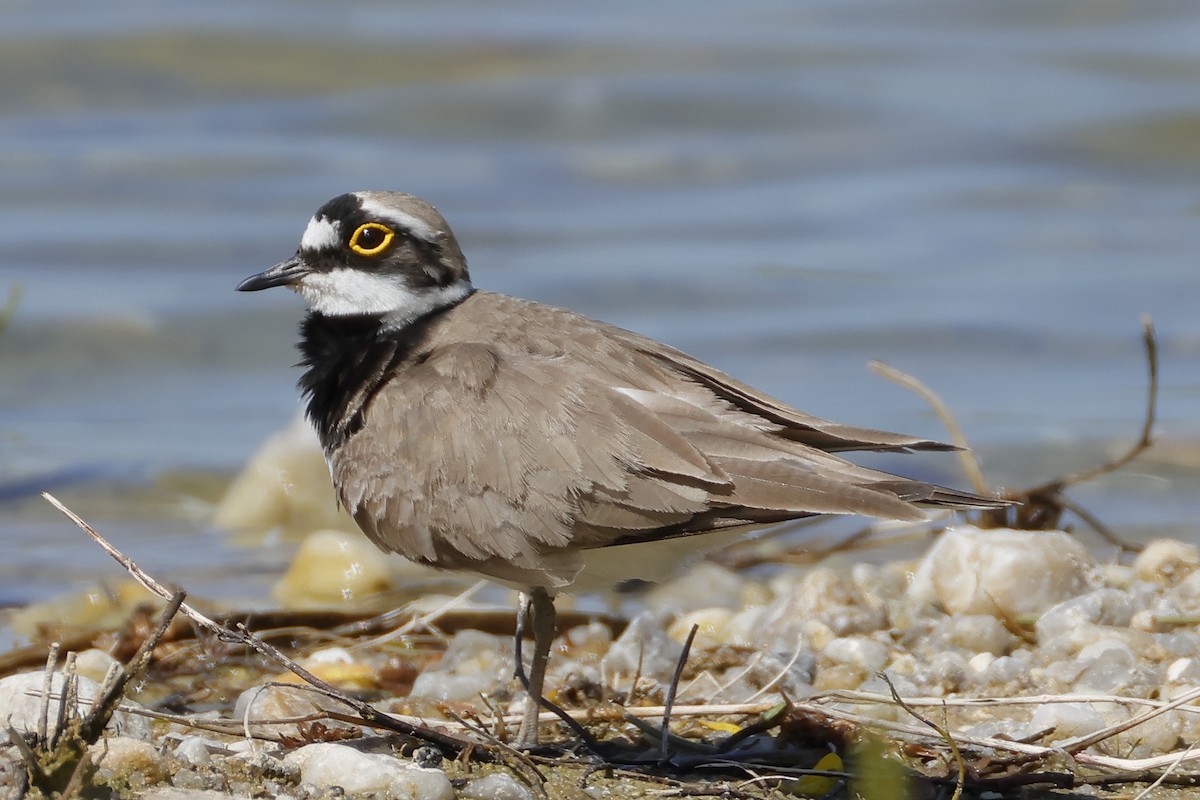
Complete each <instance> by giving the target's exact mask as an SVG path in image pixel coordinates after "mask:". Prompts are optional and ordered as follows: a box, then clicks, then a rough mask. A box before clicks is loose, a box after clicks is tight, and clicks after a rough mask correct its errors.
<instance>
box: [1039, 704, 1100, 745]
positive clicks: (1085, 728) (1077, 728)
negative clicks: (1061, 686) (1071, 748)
mask: <svg viewBox="0 0 1200 800" xmlns="http://www.w3.org/2000/svg"><path fill="white" fill-rule="evenodd" d="M1104 725H1105V722H1104V717H1103V716H1101V714H1100V712H1099V711H1097V710H1096V709H1095V707H1094V706H1092V704H1091V703H1044V704H1042V705H1040V706H1038V707H1037V710H1035V711H1034V712H1033V717H1032V718H1031V719H1030V720H1029V725H1028V727H1027V733H1028V734H1033V733H1037V732H1039V731H1044V730H1048V729H1050V728H1053V729H1054V730H1053V732H1052V733H1050V734H1048V735H1047V738H1048V739H1049V740H1050V741H1058V740H1060V739H1070V738H1073V737H1075V736H1086V735H1087V734H1089V733H1095V732H1096V731H1098V730H1100V729H1101V728H1103V727H1104Z"/></svg>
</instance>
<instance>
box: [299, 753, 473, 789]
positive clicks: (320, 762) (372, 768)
mask: <svg viewBox="0 0 1200 800" xmlns="http://www.w3.org/2000/svg"><path fill="white" fill-rule="evenodd" d="M284 763H285V764H290V765H292V766H294V767H298V768H299V769H300V776H301V780H302V781H303V782H304V783H311V784H312V785H314V786H316V787H318V788H321V789H327V788H331V787H334V786H340V787H341V788H342V789H343V790H344V792H345V793H346V794H351V795H353V794H361V793H365V792H374V793H376V794H379V795H383V796H387V797H394V798H414V800H416V798H420V799H421V800H453V798H454V788H453V787H452V786H451V784H450V779H449V778H447V777H446V773H444V772H442V771H441V770H439V769H422V768H421V767H416V766H412V765H411V764H410V763H408V762H404V761H402V760H400V759H398V758H395V757H394V756H390V755H383V754H381V753H363V752H360V751H359V750H356V749H354V748H353V747H348V746H346V745H343V744H334V743H332V742H321V743H318V744H310V745H307V746H305V747H301V748H300V749H299V750H294V751H293V752H291V753H288V755H287V756H285V757H284Z"/></svg>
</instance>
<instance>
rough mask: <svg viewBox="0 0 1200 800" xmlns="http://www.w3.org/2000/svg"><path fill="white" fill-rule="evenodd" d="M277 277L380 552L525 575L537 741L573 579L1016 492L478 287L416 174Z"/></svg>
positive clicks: (341, 462) (528, 722)
mask: <svg viewBox="0 0 1200 800" xmlns="http://www.w3.org/2000/svg"><path fill="white" fill-rule="evenodd" d="M276 286H287V287H289V288H291V289H293V290H294V291H296V292H298V293H299V294H300V295H301V296H302V297H303V298H304V300H305V301H306V303H307V306H308V308H307V312H306V314H305V316H304V318H303V321H302V322H301V325H300V343H299V350H300V353H301V356H302V360H301V363H300V365H299V366H301V367H302V368H303V370H304V371H303V375H302V377H301V378H300V380H299V387H300V389H301V392H302V394H303V396H304V397H305V399H306V402H307V416H308V419H309V420H310V421H311V423H312V424H313V426H314V427H315V428H316V431H317V433H318V436H319V439H320V442H321V446H322V448H323V450H324V454H325V457H326V460H327V461H328V465H329V470H330V475H331V477H332V481H333V485H334V489H335V493H336V497H337V501H338V502H339V504H340V505H341V506H342V507H343V508H345V509H346V510H347V511H348V512H349V513H350V515H351V516H352V517H353V518H354V520H355V522H356V523H357V524H358V526H359V527H360V528H361V529H362V531H363V533H365V534H366V536H367V537H368V538H369V539H370V540H371V541H372V542H374V543H375V544H376V545H377V546H378V547H379V548H381V549H382V550H384V551H390V552H396V553H399V554H400V555H402V556H404V557H406V558H408V559H410V560H412V561H415V562H418V563H421V564H426V565H430V566H433V567H437V568H441V569H448V570H461V571H469V572H474V573H478V574H482V575H483V576H486V577H488V578H491V579H493V580H495V581H497V582H499V583H501V584H505V585H507V586H510V587H513V588H516V589H517V590H518V591H519V592H521V595H520V607H519V610H518V630H517V636H516V652H517V660H516V670H517V675H518V677H520V678H521V679H522V681H523V683H524V687H525V689H526V691H527V693H528V699H527V701H526V703H525V707H524V714H523V719H522V722H521V725H520V728H519V730H518V732H517V736H516V741H517V743H518V744H519V746H522V747H525V748H532V747H535V746H536V745H537V744H538V742H539V731H538V717H539V710H540V708H539V706H545V707H548V708H549V707H551V704H550V703H549V701H547V700H545V699H544V696H543V687H544V679H545V670H546V664H547V661H548V658H549V651H550V646H551V644H552V642H553V639H554V635H555V606H554V597H555V596H556V595H558V594H560V593H563V592H578V591H584V590H591V589H594V588H598V587H601V586H604V585H605V584H612V583H616V582H619V581H621V580H624V579H632V578H643V579H649V580H655V579H662V578H663V577H666V576H667V575H669V574H670V573H671V572H672V571H673V569H674V568H676V567H677V566H679V565H681V564H686V563H687V562H688V561H689V560H694V559H695V558H696V557H697V556H699V555H703V554H704V553H706V552H708V551H710V550H712V549H715V548H716V547H718V546H720V545H721V544H725V543H728V542H729V541H730V539H731V537H734V536H736V535H738V534H739V533H741V532H745V531H749V530H753V529H757V528H761V527H763V526H766V525H770V524H772V523H779V522H784V521H788V520H795V519H799V518H805V517H812V516H817V515H837V514H857V515H865V516H869V517H877V518H884V519H892V520H909V521H917V520H921V519H924V518H925V511H924V509H938V508H950V509H962V508H966V509H971V508H994V507H997V506H1000V505H1003V503H1002V501H998V500H995V499H992V498H987V497H982V496H980V495H976V494H972V493H969V492H964V491H958V490H955V489H950V488H947V487H943V486H938V485H935V484H932V483H927V482H925V481H919V480H911V479H908V478H903V477H900V476H897V475H893V474H889V473H886V472H881V471H877V470H874V469H869V468H866V467H862V466H858V465H856V464H854V463H852V462H851V461H848V460H846V459H845V458H843V457H842V456H841V455H840V454H841V453H844V452H849V451H897V452H908V451H914V450H952V449H956V448H954V447H952V446H950V445H946V444H942V443H940V442H937V441H933V440H929V439H924V438H920V437H916V436H907V435H904V434H898V433H889V432H886V431H879V430H871V429H868V428H860V427H854V426H850V425H842V424H838V423H835V422H831V421H828V420H825V419H821V418H819V417H815V416H811V415H809V414H806V413H804V412H802V411H799V410H797V409H795V408H792V407H791V406H789V405H787V404H786V403H784V402H782V401H780V400H777V399H774V398H773V397H770V396H768V395H767V394H764V393H763V392H760V391H758V390H757V389H755V388H753V387H751V386H749V385H747V384H744V383H741V382H739V381H737V380H735V379H734V378H732V377H730V376H728V375H726V374H725V373H724V372H721V371H720V370H718V369H716V368H714V367H712V366H709V365H708V364H706V363H704V362H702V361H700V360H698V359H696V358H693V357H691V356H689V355H686V354H685V353H683V352H681V351H680V350H677V349H675V348H673V347H670V346H668V345H666V344H664V343H662V342H659V341H656V340H653V339H650V338H647V337H645V336H641V335H639V334H637V333H634V332H631V331H628V330H625V329H622V328H619V327H616V326H613V325H609V324H606V323H604V322H600V321H597V320H594V319H591V318H588V317H586V316H583V315H581V314H577V313H574V312H572V311H569V310H565V309H561V308H557V307H553V306H550V305H544V304H541V303H538V302H534V301H531V300H525V299H520V298H516V297H512V296H508V295H504V294H500V293H496V292H489V291H485V290H482V289H476V288H475V286H474V284H473V283H472V281H471V277H470V273H469V271H468V269H467V261H466V258H465V256H464V255H463V252H462V249H461V248H460V247H459V244H458V241H457V239H456V238H455V236H454V233H453V232H452V231H451V229H450V226H449V224H448V223H447V222H446V220H445V219H444V218H443V217H442V215H441V214H440V213H439V212H438V211H437V210H436V209H435V208H434V206H432V205H431V204H429V203H428V202H426V201H424V200H422V199H420V198H418V197H416V196H414V195H411V194H403V193H398V192H389V191H359V192H351V193H347V194H342V195H339V196H338V197H335V198H333V199H332V200H330V201H329V202H327V203H325V205H323V206H321V207H320V208H319V209H318V210H317V212H316V213H315V214H314V215H313V216H312V217H311V219H309V221H308V224H307V226H306V227H305V229H304V232H303V235H302V236H301V239H300V244H299V247H298V249H297V250H296V252H295V254H294V255H293V256H292V257H291V258H289V259H287V260H284V261H281V262H280V263H278V264H276V265H274V266H272V267H270V268H269V269H267V270H265V271H263V272H260V273H258V274H256V275H253V276H251V277H249V278H247V279H246V280H244V281H242V282H241V283H240V284H239V285H238V286H237V289H238V290H239V291H258V290H262V289H267V288H270V287H276ZM527 613H528V619H529V624H530V627H531V628H532V634H533V645H534V651H533V654H532V658H531V663H530V667H529V671H528V675H527V676H526V674H525V673H524V669H523V662H522V660H521V657H520V656H521V638H522V631H523V630H524V625H525V620H526V614H527Z"/></svg>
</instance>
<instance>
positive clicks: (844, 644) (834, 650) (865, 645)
mask: <svg viewBox="0 0 1200 800" xmlns="http://www.w3.org/2000/svg"><path fill="white" fill-rule="evenodd" d="M821 655H822V656H824V657H825V658H827V659H829V660H830V661H833V662H835V663H837V664H848V665H850V666H852V667H859V668H861V669H864V670H866V671H867V672H878V671H879V670H881V669H883V666H884V665H885V664H887V661H888V649H887V648H886V647H884V646H883V645H882V644H880V643H879V642H876V641H872V640H870V639H859V638H849V637H843V638H839V639H834V640H833V641H832V642H830V643H829V644H827V645H825V649H824V650H822V651H821Z"/></svg>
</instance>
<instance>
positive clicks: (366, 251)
mask: <svg viewBox="0 0 1200 800" xmlns="http://www.w3.org/2000/svg"><path fill="white" fill-rule="evenodd" d="M395 238H396V232H395V231H393V230H392V229H391V228H389V227H388V226H387V225H381V224H380V223H378V222H366V223H363V224H362V225H359V226H358V228H357V229H356V230H355V231H354V235H353V236H351V237H350V249H351V250H353V251H354V252H356V253H358V254H359V255H360V256H377V255H379V254H380V253H382V252H383V251H384V250H387V249H388V247H389V246H390V245H391V243H392V240H393V239H395Z"/></svg>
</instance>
